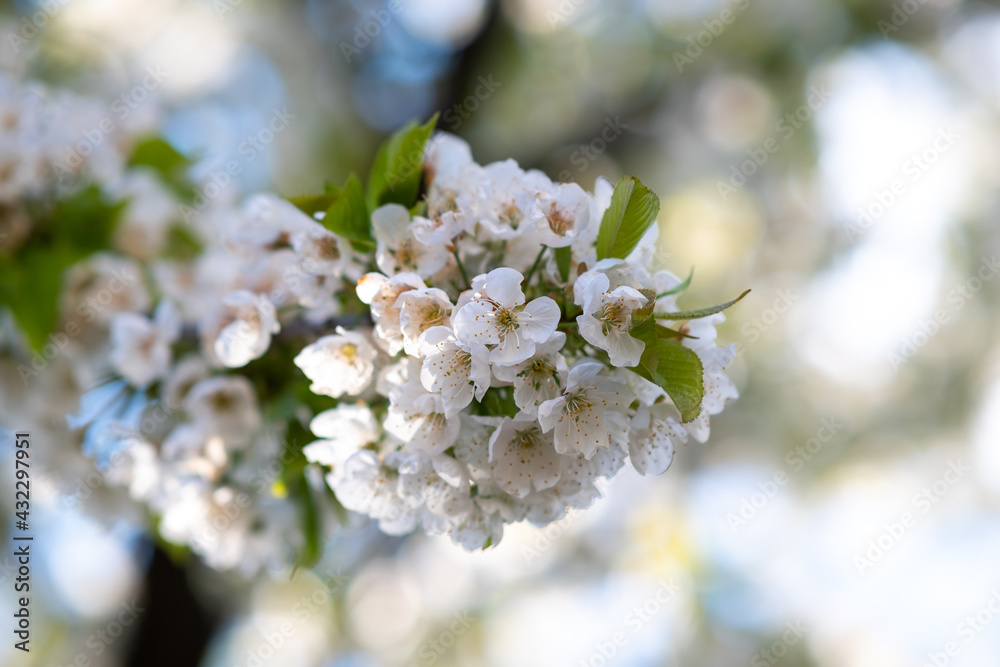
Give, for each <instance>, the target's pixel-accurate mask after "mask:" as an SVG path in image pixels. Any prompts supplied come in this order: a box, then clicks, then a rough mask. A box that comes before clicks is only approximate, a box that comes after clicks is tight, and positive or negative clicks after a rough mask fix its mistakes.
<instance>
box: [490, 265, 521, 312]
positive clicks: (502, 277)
mask: <svg viewBox="0 0 1000 667" xmlns="http://www.w3.org/2000/svg"><path fill="white" fill-rule="evenodd" d="M523 281H524V276H522V275H521V274H520V273H518V272H517V271H515V270H514V269H511V268H507V267H500V268H499V269H493V270H492V271H490V272H489V273H487V274H486V287H485V289H486V293H487V294H488V295H489V296H490V298H491V299H493V300H494V301H496V302H497V303H499V304H500V305H501V306H503V307H504V308H513V307H515V306H520V305H521V304H522V303H524V292H522V291H521V283H522V282H523Z"/></svg>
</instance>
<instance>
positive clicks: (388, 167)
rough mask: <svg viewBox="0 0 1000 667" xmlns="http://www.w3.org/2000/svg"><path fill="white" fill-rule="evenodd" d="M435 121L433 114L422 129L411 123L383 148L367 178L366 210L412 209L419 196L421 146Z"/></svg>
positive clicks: (383, 145)
mask: <svg viewBox="0 0 1000 667" xmlns="http://www.w3.org/2000/svg"><path fill="white" fill-rule="evenodd" d="M437 119H438V116H437V114H434V116H433V117H432V118H431V119H430V120H429V121H427V123H426V124H424V125H417V124H416V123H415V122H412V121H411V122H410V123H407V125H406V126H405V127H403V129H401V130H399V131H398V132H396V133H395V134H394V135H392V136H391V137H390V138H389V139H388V140H387V141H386V142H385V143H384V144H382V147H381V148H379V151H378V154H377V155H376V156H375V163H374V164H373V165H372V171H371V175H370V176H369V178H368V206H369V208H371V209H372V210H375V209H376V208H378V207H379V206H382V205H383V204H401V205H403V206H405V207H406V208H410V207H411V206H413V204H414V202H415V201H416V200H417V194H418V193H419V192H420V178H421V175H422V174H423V168H424V146H425V145H426V144H427V139H428V138H430V136H431V133H432V132H433V131H434V126H435V125H437Z"/></svg>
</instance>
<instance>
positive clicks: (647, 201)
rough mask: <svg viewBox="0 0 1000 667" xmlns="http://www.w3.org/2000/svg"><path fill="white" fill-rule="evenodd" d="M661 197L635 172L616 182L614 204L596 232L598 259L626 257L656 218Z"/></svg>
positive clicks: (612, 197)
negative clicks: (633, 174)
mask: <svg viewBox="0 0 1000 667" xmlns="http://www.w3.org/2000/svg"><path fill="white" fill-rule="evenodd" d="M659 212H660V198H659V197H657V196H656V195H655V194H654V193H653V192H652V191H651V190H650V189H649V188H647V187H646V186H645V185H643V184H642V181H640V180H639V179H638V178H636V177H635V176H623V177H622V178H621V180H619V181H618V183H617V184H616V185H615V190H614V193H613V194H612V195H611V205H610V206H609V207H608V210H607V211H605V212H604V217H603V218H602V219H601V227H600V229H599V230H598V232H597V259H599V260H600V259H606V258H608V257H617V258H620V259H624V258H625V257H627V256H628V255H629V253H631V252H632V251H633V250H634V249H635V247H636V245H638V243H639V240H640V239H642V235H643V234H645V233H646V230H647V229H649V227H650V225H652V224H653V222H655V221H656V216H657V215H658V214H659Z"/></svg>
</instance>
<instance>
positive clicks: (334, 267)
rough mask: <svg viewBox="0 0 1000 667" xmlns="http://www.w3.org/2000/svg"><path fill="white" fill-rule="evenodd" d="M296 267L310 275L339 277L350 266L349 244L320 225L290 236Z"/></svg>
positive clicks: (314, 225)
mask: <svg viewBox="0 0 1000 667" xmlns="http://www.w3.org/2000/svg"><path fill="white" fill-rule="evenodd" d="M292 248H293V249H294V250H295V254H296V255H297V256H298V258H299V261H298V266H299V267H301V269H302V270H303V271H305V272H306V273H309V274H312V275H334V276H341V275H343V274H344V271H345V270H346V269H347V267H348V266H349V265H350V264H351V244H350V243H348V242H347V241H346V240H344V239H342V238H340V237H339V236H337V235H336V234H334V233H333V232H331V231H329V230H327V229H326V228H325V227H323V226H322V225H318V224H315V223H313V225H312V226H310V227H309V228H307V229H305V230H303V231H299V232H296V233H295V234H293V235H292Z"/></svg>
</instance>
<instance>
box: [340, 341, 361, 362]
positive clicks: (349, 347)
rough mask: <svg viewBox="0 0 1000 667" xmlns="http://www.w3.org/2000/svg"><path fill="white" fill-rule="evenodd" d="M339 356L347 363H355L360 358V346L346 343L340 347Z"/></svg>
mask: <svg viewBox="0 0 1000 667" xmlns="http://www.w3.org/2000/svg"><path fill="white" fill-rule="evenodd" d="M339 354H340V358H341V359H343V360H344V361H346V362H347V363H349V364H350V363H354V361H355V360H356V359H357V358H358V346H357V345H355V344H354V343H344V344H343V345H342V346H341V347H340V351H339Z"/></svg>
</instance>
